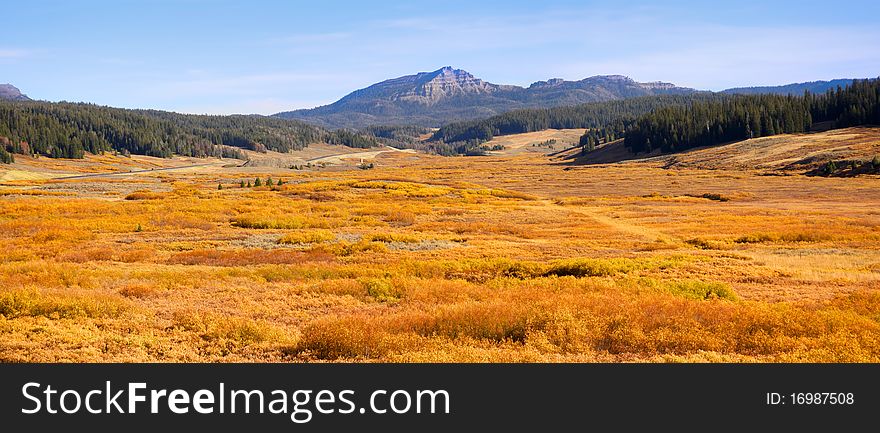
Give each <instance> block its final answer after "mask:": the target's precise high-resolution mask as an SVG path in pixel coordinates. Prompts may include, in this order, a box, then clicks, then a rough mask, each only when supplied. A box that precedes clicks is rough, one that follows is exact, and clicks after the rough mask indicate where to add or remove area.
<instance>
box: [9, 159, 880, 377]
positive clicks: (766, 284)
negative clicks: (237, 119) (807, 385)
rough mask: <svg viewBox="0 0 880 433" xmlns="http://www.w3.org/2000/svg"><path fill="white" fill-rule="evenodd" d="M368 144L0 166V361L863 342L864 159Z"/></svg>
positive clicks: (868, 189)
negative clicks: (860, 166) (654, 158)
mask: <svg viewBox="0 0 880 433" xmlns="http://www.w3.org/2000/svg"><path fill="white" fill-rule="evenodd" d="M376 162H377V164H376V167H377V168H375V169H372V170H356V169H355V170H341V171H340V170H313V171H307V170H301V171H295V170H282V169H264V170H261V169H254V168H250V169H235V168H224V169H221V168H217V169H210V170H207V169H206V170H193V171H190V172H185V171H182V172H179V173H175V172H162V173H159V172H156V173H145V174H139V175H132V176H119V177H98V178H91V179H89V178H86V179H75V180H26V181H14V182H6V183H5V184H4V186H2V187H0V248H2V251H3V253H2V255H0V361H4V362H33V361H48V362H57V361H61V362H97V361H122V362H130V361H131V362H143V361H160V362H164V361H168V362H191V361H219V362H231V361H244V362H265V361H290V362H303V361H305V362H324V361H367V362H369V361H390V362H489V361H491V362H539V361H540V362H545V361H549V362H557V361H559V362H571V361H574V362H629V361H648V362H677V361H696V362H704V361H708V362H717V361H733V362H752V361H768V362H789V361H794V362H807V361H818V362H838V361H842V362H857V361H867V362H877V361H880V252H878V245H880V242H878V241H880V208H878V206H877V205H878V204H880V192H878V189H877V188H876V182H877V179H876V178H874V177H859V178H850V179H839V178H810V177H805V176H801V175H794V176H765V175H764V173H760V172H757V171H749V170H738V171H737V170H701V169H697V168H694V169H680V170H674V169H663V168H661V167H660V166H658V165H656V164H651V163H636V164H624V165H602V166H584V167H573V168H572V167H567V166H563V165H557V164H555V163H553V162H548V161H547V159H546V158H544V157H539V156H534V155H520V156H514V157H504V158H502V157H482V158H441V157H433V156H427V155H419V156H414V155H412V154H383V155H381V156H380V157H379V158H378V159H377V161H376ZM53 163H57V162H55V161H53ZM257 177H259V178H261V179H262V180H263V182H264V183H265V180H266V179H267V178H269V177H271V178H273V185H272V186H266V185H264V186H260V187H244V188H243V187H241V182H242V181H253V180H254V179H255V178H257ZM278 179H281V180H283V184H282V185H280V186H278V185H275V184H274V183H275V182H277V180H278ZM218 184H219V185H220V186H221V188H222V189H218Z"/></svg>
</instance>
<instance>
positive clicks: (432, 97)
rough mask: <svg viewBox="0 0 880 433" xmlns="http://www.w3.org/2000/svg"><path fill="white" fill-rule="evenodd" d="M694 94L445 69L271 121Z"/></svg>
mask: <svg viewBox="0 0 880 433" xmlns="http://www.w3.org/2000/svg"><path fill="white" fill-rule="evenodd" d="M694 92H697V90H694V89H690V88H686V87H678V86H675V85H673V84H670V83H661V82H651V83H638V82H636V81H634V80H632V79H630V78H628V77H624V76H622V75H604V76H596V77H590V78H586V79H583V80H580V81H565V80H562V79H559V78H554V79H551V80H548V81H538V82H536V83H533V84H532V85H531V86H529V87H527V88H523V87H519V86H511V85H501V84H493V83H489V82H486V81H483V80H481V79H479V78H476V77H474V76H473V75H471V74H470V73H468V72H467V71H464V70H461V69H453V68H451V67H448V66H447V67H444V68H441V69H438V70H436V71H434V72H420V73H418V74H415V75H407V76H403V77H399V78H393V79H390V80H386V81H382V82H381V83H377V84H374V85H372V86H369V87H367V88H364V89H360V90H356V91H354V92H352V93H350V94H348V95H346V96H345V97H343V98H342V99H340V100H338V101H336V102H334V103H332V104H330V105H325V106H322V107H317V108H313V109H307V110H295V111H287V112H283V113H278V114H276V115H275V116H278V117H282V118H286V119H298V120H304V121H307V122H313V123H318V124H321V125H324V126H328V127H355V128H356V127H363V126H368V125H392V124H397V125H420V126H440V125H442V124H444V123H448V122H451V121H456V120H468V119H476V118H482V117H488V116H493V115H496V114H500V113H503V112H507V111H510V110H515V109H518V108H544V107H557V106H563V105H577V104H582V103H586V102H599V101H608V100H613V99H624V98H632V97H638V96H650V95H662V94H687V93H694Z"/></svg>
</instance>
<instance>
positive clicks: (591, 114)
mask: <svg viewBox="0 0 880 433" xmlns="http://www.w3.org/2000/svg"><path fill="white" fill-rule="evenodd" d="M717 98H720V96H717V95H714V94H711V93H696V94H689V95H662V96H645V97H639V98H631V99H621V100H614V101H606V102H591V103H587V104H581V105H575V106H567V107H555V108H534V109H523V110H515V111H511V112H508V113H504V114H500V115H497V116H492V117H488V118H485V119H480V120H472V121H465V122H455V123H450V124H448V125H445V126H443V127H442V128H440V129H439V130H438V131H437V132H435V133H434V135H433V136H432V138H431V140H432V141H437V142H442V143H447V144H452V143H457V142H467V141H469V140H476V141H478V142H482V141H488V140H491V139H492V138H493V137H495V136H499V135H509V134H520V133H524V132H533V131H541V130H544V129H550V128H552V129H573V128H588V129H600V130H602V135H603V137H604V135H606V134H607V135H609V136H610V135H622V133H623V131H624V130H625V129H626V127H627V126H628V125H629V124H631V123H632V122H634V121H635V120H636V119H638V117H639V116H641V115H643V114H646V113H649V112H651V111H653V110H656V109H658V108H660V107H664V106H668V105H680V104H688V103H692V102H693V101H702V100H712V99H717Z"/></svg>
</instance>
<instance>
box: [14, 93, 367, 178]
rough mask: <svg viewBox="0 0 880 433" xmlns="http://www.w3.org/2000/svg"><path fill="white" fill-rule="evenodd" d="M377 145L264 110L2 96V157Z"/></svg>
mask: <svg viewBox="0 0 880 433" xmlns="http://www.w3.org/2000/svg"><path fill="white" fill-rule="evenodd" d="M315 142H327V143H330V144H341V145H346V146H350V147H371V146H375V145H377V144H378V142H377V140H376V138H374V137H372V136H368V135H364V134H359V133H354V132H351V131H346V130H338V131H328V130H326V129H324V128H321V127H318V126H313V125H309V124H307V123H303V122H298V121H293V120H285V119H278V118H274V117H264V116H239V115H236V116H207V115H189V114H178V113H172V112H165V111H154V110H126V109H120V108H111V107H103V106H98V105H93V104H82V103H79V104H74V103H64V102H62V103H49V102H0V161H2V162H7V163H8V162H11V161H12V159H13V157H12V155H11V154H14V153H19V154H36V155H44V156H49V157H54V158H82V157H83V155H84V153H85V152H90V153H100V152H106V151H119V152H123V153H133V154H141V155H150V156H158V157H170V156H171V155H175V154H177V155H187V156H198V157H205V156H223V157H235V158H241V157H242V154H241V151H240V150H238V149H250V150H255V151H266V150H275V151H279V152H287V151H291V150H297V149H302V148H304V147H306V146H308V145H309V143H315Z"/></svg>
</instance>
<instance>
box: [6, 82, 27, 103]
mask: <svg viewBox="0 0 880 433" xmlns="http://www.w3.org/2000/svg"><path fill="white" fill-rule="evenodd" d="M0 99H4V100H7V101H30V100H31V98H28V97H27V95H24V94H22V93H21V91H20V90H18V88H17V87H15V86H13V85H12V84H0Z"/></svg>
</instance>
